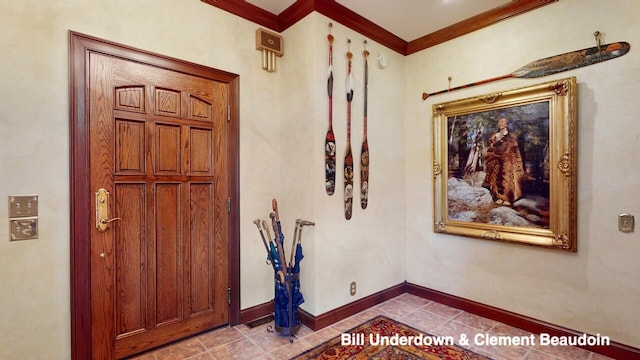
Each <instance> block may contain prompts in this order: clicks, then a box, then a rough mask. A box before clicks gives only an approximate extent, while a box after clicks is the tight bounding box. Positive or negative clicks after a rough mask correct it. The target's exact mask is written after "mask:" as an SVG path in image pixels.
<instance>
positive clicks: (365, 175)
mask: <svg viewBox="0 0 640 360" xmlns="http://www.w3.org/2000/svg"><path fill="white" fill-rule="evenodd" d="M364 43H365V45H366V44H367V40H365V41H364ZM363 55H364V121H363V130H364V136H363V138H362V148H361V149H360V207H361V208H363V209H366V208H367V205H368V203H369V143H368V142H367V97H368V93H369V91H368V86H369V62H368V61H367V58H368V56H369V52H368V51H367V50H366V49H365V51H364V52H363Z"/></svg>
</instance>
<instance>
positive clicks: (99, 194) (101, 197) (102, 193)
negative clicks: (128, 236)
mask: <svg viewBox="0 0 640 360" xmlns="http://www.w3.org/2000/svg"><path fill="white" fill-rule="evenodd" d="M116 220H121V219H120V218H119V217H114V218H111V219H110V218H109V192H108V191H107V190H106V189H100V190H98V191H96V229H98V231H100V232H102V231H105V230H107V228H108V227H109V224H110V223H111V222H113V221H116Z"/></svg>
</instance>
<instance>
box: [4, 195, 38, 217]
mask: <svg viewBox="0 0 640 360" xmlns="http://www.w3.org/2000/svg"><path fill="white" fill-rule="evenodd" d="M31 216H38V195H22V196H13V195H10V196H9V217H10V218H21V217H31Z"/></svg>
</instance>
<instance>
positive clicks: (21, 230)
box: [10, 218, 38, 241]
mask: <svg viewBox="0 0 640 360" xmlns="http://www.w3.org/2000/svg"><path fill="white" fill-rule="evenodd" d="M10 223H11V225H10V227H11V241H18V240H31V239H37V238H38V219H36V218H33V219H12V220H11V221H10Z"/></svg>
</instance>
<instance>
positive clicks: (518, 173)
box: [482, 117, 525, 205]
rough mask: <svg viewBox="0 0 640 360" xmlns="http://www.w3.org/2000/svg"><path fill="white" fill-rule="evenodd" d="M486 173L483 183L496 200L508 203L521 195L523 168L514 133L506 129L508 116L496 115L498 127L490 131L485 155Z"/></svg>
mask: <svg viewBox="0 0 640 360" xmlns="http://www.w3.org/2000/svg"><path fill="white" fill-rule="evenodd" d="M484 160H485V166H486V170H487V171H486V172H487V175H486V177H485V179H484V183H483V184H482V186H483V187H486V188H488V189H489V190H490V191H491V195H492V196H493V199H494V201H495V202H496V203H498V204H504V205H511V204H513V202H514V201H516V200H518V199H520V198H521V197H522V195H523V188H524V181H525V171H524V166H523V163H522V154H521V153H520V148H519V147H518V139H517V136H516V135H515V134H514V133H513V132H511V131H509V122H508V120H507V118H505V117H500V118H499V119H498V131H497V132H496V133H495V134H493V135H491V137H490V138H489V142H488V145H487V153H486V155H485V159H484Z"/></svg>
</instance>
